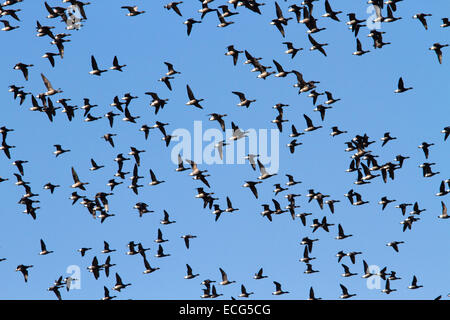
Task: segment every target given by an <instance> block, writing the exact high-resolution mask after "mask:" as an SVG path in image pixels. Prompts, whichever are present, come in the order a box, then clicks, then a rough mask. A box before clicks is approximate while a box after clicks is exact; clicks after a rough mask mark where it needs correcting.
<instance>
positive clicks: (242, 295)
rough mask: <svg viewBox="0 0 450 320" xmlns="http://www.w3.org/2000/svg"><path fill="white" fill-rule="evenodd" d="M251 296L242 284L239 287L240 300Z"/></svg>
mask: <svg viewBox="0 0 450 320" xmlns="http://www.w3.org/2000/svg"><path fill="white" fill-rule="evenodd" d="M252 294H254V292H247V289H246V288H245V286H244V285H243V284H242V285H241V294H240V295H239V297H240V298H248V297H250V295H252Z"/></svg>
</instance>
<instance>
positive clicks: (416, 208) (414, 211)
mask: <svg viewBox="0 0 450 320" xmlns="http://www.w3.org/2000/svg"><path fill="white" fill-rule="evenodd" d="M426 210H427V209H422V210H421V209H419V204H418V203H417V202H415V203H414V206H413V211H411V212H410V213H409V214H411V215H414V214H416V215H420V214H421V213H422V212H423V211H426Z"/></svg>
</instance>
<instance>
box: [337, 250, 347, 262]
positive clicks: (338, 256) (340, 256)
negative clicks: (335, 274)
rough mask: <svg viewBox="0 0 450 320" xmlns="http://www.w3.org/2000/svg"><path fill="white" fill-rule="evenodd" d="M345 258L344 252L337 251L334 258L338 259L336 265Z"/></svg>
mask: <svg viewBox="0 0 450 320" xmlns="http://www.w3.org/2000/svg"><path fill="white" fill-rule="evenodd" d="M346 256H347V254H346V253H344V251H342V250H341V251H339V252H338V253H337V254H336V257H337V258H338V263H339V262H341V260H342V258H343V257H346Z"/></svg>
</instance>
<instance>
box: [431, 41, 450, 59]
mask: <svg viewBox="0 0 450 320" xmlns="http://www.w3.org/2000/svg"><path fill="white" fill-rule="evenodd" d="M448 46H449V45H448V44H440V43H439V42H436V43H434V44H433V45H432V46H431V47H430V50H434V52H435V53H436V55H437V58H438V61H439V64H442V48H445V47H448Z"/></svg>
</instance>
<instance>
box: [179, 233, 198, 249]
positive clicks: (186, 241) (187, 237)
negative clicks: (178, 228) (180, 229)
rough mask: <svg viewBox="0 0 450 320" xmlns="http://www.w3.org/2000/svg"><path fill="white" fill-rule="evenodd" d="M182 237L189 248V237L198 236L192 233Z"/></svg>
mask: <svg viewBox="0 0 450 320" xmlns="http://www.w3.org/2000/svg"><path fill="white" fill-rule="evenodd" d="M181 238H182V239H184V244H185V245H186V249H189V239H195V238H197V236H193V235H191V234H186V235H183V236H181Z"/></svg>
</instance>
